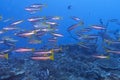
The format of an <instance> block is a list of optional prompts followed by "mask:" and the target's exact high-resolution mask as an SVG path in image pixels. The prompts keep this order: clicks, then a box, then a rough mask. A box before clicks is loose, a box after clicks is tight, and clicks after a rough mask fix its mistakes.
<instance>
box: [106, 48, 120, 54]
mask: <svg viewBox="0 0 120 80" xmlns="http://www.w3.org/2000/svg"><path fill="white" fill-rule="evenodd" d="M106 52H107V53H114V54H120V51H116V50H107V49H106Z"/></svg>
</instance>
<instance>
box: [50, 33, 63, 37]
mask: <svg viewBox="0 0 120 80" xmlns="http://www.w3.org/2000/svg"><path fill="white" fill-rule="evenodd" d="M52 35H53V36H55V37H64V36H63V35H62V34H58V33H52Z"/></svg>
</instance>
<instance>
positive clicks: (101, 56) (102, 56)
mask: <svg viewBox="0 0 120 80" xmlns="http://www.w3.org/2000/svg"><path fill="white" fill-rule="evenodd" d="M93 57H95V58H100V59H110V56H109V55H108V56H104V55H100V56H96V55H93Z"/></svg>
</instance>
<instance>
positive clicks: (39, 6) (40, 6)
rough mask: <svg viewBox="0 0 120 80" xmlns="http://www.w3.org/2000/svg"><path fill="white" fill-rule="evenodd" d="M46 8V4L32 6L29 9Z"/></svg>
mask: <svg viewBox="0 0 120 80" xmlns="http://www.w3.org/2000/svg"><path fill="white" fill-rule="evenodd" d="M45 6H47V4H32V5H31V6H30V7H32V8H42V7H45Z"/></svg>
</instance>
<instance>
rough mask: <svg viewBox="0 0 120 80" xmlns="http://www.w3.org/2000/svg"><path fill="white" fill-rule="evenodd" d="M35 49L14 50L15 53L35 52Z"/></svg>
mask: <svg viewBox="0 0 120 80" xmlns="http://www.w3.org/2000/svg"><path fill="white" fill-rule="evenodd" d="M34 50H35V49H34V48H18V49H15V50H13V51H14V52H20V53H22V52H33V51H34Z"/></svg>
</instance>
